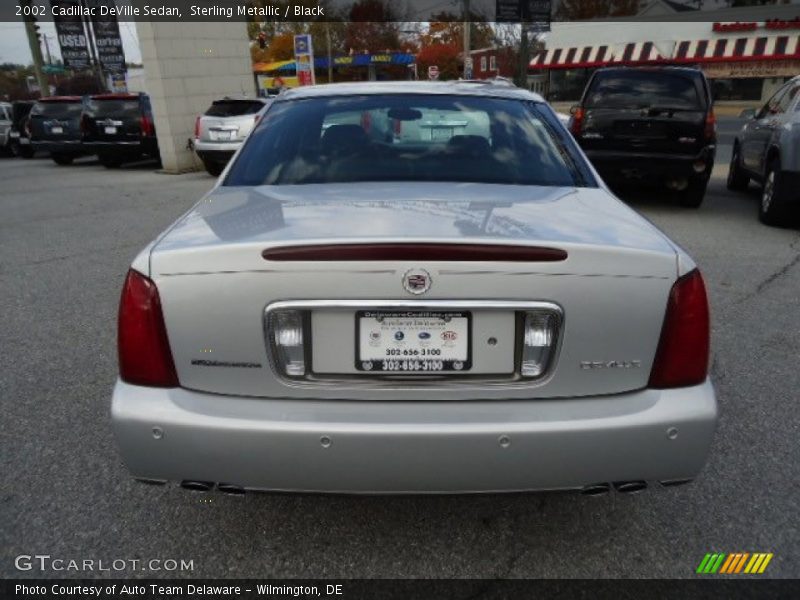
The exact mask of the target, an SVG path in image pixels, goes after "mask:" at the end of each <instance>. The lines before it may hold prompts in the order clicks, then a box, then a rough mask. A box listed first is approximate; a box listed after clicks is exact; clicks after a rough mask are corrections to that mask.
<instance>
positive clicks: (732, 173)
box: [727, 145, 750, 192]
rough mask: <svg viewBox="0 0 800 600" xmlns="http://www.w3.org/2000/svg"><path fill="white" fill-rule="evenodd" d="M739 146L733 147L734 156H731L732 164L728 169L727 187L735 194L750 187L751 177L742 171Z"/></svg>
mask: <svg viewBox="0 0 800 600" xmlns="http://www.w3.org/2000/svg"><path fill="white" fill-rule="evenodd" d="M739 162H740V160H739V146H737V145H734V146H733V154H732V155H731V164H730V166H729V167H728V180H727V186H728V189H729V190H732V191H734V192H743V191H744V190H746V189H747V186H748V185H750V177H749V176H748V175H747V173H745V172H744V171H742V167H741V166H740V165H739Z"/></svg>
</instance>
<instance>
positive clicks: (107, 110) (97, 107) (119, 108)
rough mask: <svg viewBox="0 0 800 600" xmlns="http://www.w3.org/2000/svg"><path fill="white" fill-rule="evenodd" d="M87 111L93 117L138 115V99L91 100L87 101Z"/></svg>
mask: <svg viewBox="0 0 800 600" xmlns="http://www.w3.org/2000/svg"><path fill="white" fill-rule="evenodd" d="M87 110H88V112H89V113H91V114H92V115H94V116H104V115H124V114H139V112H140V109H139V99H138V98H133V99H131V100H122V99H116V98H115V99H113V100H111V99H109V100H105V99H104V100H100V99H92V100H90V101H89V105H88V107H87Z"/></svg>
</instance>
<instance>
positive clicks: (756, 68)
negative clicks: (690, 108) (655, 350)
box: [702, 59, 800, 79]
mask: <svg viewBox="0 0 800 600" xmlns="http://www.w3.org/2000/svg"><path fill="white" fill-rule="evenodd" d="M702 70H703V73H705V75H706V77H708V78H709V79H741V78H747V77H754V78H758V79H764V78H766V77H793V76H794V75H797V74H798V73H800V59H798V60H754V61H747V62H730V63H722V62H718V63H709V64H704V65H702Z"/></svg>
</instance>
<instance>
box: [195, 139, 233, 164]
mask: <svg viewBox="0 0 800 600" xmlns="http://www.w3.org/2000/svg"><path fill="white" fill-rule="evenodd" d="M238 148H239V144H237V145H236V146H235V147H233V148H231V144H201V143H200V142H197V143H196V144H195V147H194V151H195V152H196V153H197V156H198V157H199V158H200V160H202V161H204V162H205V161H210V162H216V163H221V164H226V163H227V162H228V161H229V160H230V159H231V157H232V156H233V155H234V154H236V150H238Z"/></svg>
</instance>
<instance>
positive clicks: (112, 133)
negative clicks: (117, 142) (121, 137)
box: [105, 127, 117, 135]
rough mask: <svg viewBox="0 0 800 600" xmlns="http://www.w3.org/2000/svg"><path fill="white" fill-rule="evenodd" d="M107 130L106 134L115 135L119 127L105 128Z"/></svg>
mask: <svg viewBox="0 0 800 600" xmlns="http://www.w3.org/2000/svg"><path fill="white" fill-rule="evenodd" d="M105 132H106V135H114V134H115V133H117V128H116V127H106V128H105Z"/></svg>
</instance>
